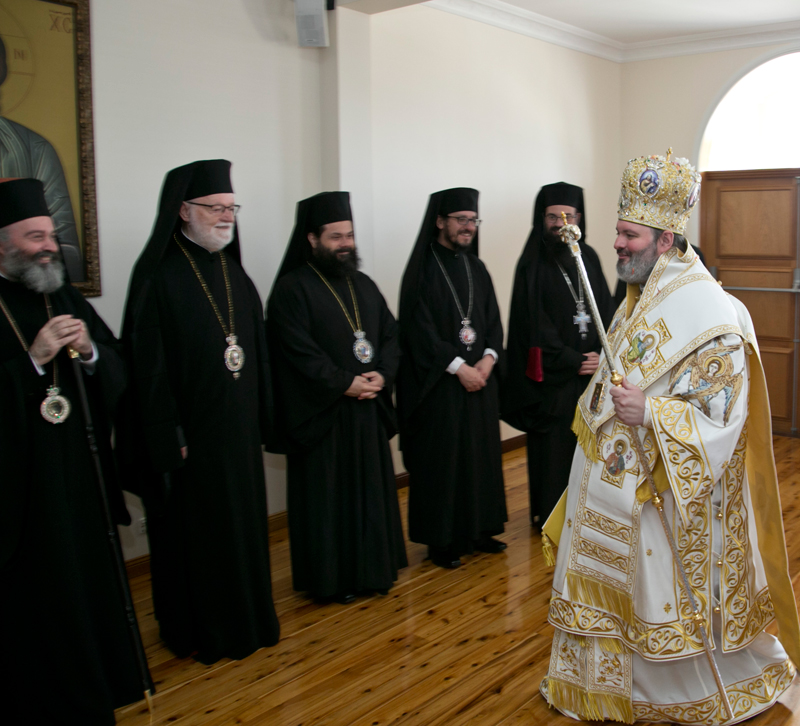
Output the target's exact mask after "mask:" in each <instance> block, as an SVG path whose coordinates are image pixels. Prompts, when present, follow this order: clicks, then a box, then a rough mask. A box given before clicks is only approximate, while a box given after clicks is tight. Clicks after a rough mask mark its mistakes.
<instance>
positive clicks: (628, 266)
mask: <svg viewBox="0 0 800 726" xmlns="http://www.w3.org/2000/svg"><path fill="white" fill-rule="evenodd" d="M659 256H660V255H659V254H658V248H657V243H656V242H653V243H652V244H651V245H650V246H649V247H646V248H645V249H643V250H639V251H638V252H634V253H633V254H631V258H630V259H629V260H628V261H627V262H622V260H619V261H618V262H617V276H618V277H619V279H620V280H622V281H623V282H627V283H628V284H631V285H644V284H645V283H646V282H647V279H648V278H649V277H650V273H651V272H652V271H653V268H654V267H655V266H656V262H658V258H659Z"/></svg>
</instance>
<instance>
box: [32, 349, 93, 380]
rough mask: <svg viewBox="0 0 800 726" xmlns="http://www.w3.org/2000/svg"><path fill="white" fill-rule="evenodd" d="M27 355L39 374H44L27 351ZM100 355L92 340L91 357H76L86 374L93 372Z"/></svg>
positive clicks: (42, 369)
mask: <svg viewBox="0 0 800 726" xmlns="http://www.w3.org/2000/svg"><path fill="white" fill-rule="evenodd" d="M28 357H29V358H30V359H31V363H33V367H34V368H35V369H36V372H37V373H38V374H39V375H40V376H43V375H44V368H42V367H41V366H40V365H39V364H38V363H37V362H36V361H35V360H34V359H33V356H32V355H31V354H30V353H28ZM99 357H100V354H99V353H98V352H97V346H96V345H95V344H94V341H92V357H91V358H89V360H84V359H83V358H80V357H79V358H78V360H79V361H80V363H81V365H82V366H83V370H84V371H86V373H87V375H90V376H91V375H92V374H93V373H94V367H95V365H96V363H97V359H98V358H99Z"/></svg>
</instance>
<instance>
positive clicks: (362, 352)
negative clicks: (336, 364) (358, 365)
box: [353, 330, 375, 363]
mask: <svg viewBox="0 0 800 726" xmlns="http://www.w3.org/2000/svg"><path fill="white" fill-rule="evenodd" d="M353 335H355V336H356V342H355V343H353V354H354V355H355V357H356V358H358V360H360V361H361V362H362V363H370V362H371V361H372V359H373V358H374V357H375V348H374V347H373V346H372V343H370V342H369V341H368V340H367V337H366V335H367V334H366V333H365V332H364V331H363V330H356V332H355V333H353Z"/></svg>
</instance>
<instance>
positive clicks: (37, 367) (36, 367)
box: [28, 353, 44, 376]
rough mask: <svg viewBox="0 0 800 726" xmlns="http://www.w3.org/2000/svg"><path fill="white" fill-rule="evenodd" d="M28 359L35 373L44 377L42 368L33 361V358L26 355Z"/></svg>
mask: <svg viewBox="0 0 800 726" xmlns="http://www.w3.org/2000/svg"><path fill="white" fill-rule="evenodd" d="M28 357H29V358H30V359H31V363H33V367H34V368H35V369H36V372H37V373H38V374H39V375H40V376H43V375H44V368H42V367H41V366H40V365H39V364H38V363H37V362H36V361H35V360H34V359H33V356H32V355H31V354H30V353H28Z"/></svg>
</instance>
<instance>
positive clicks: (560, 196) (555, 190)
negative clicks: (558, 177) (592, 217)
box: [537, 182, 583, 212]
mask: <svg viewBox="0 0 800 726" xmlns="http://www.w3.org/2000/svg"><path fill="white" fill-rule="evenodd" d="M540 200H541V205H542V209H546V208H547V207H553V206H555V205H564V206H567V207H575V209H577V210H578V211H579V212H583V189H581V187H576V186H575V185H574V184H567V182H556V183H555V184H545V186H543V187H542V189H541V191H540V192H539V197H538V198H537V201H540Z"/></svg>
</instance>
